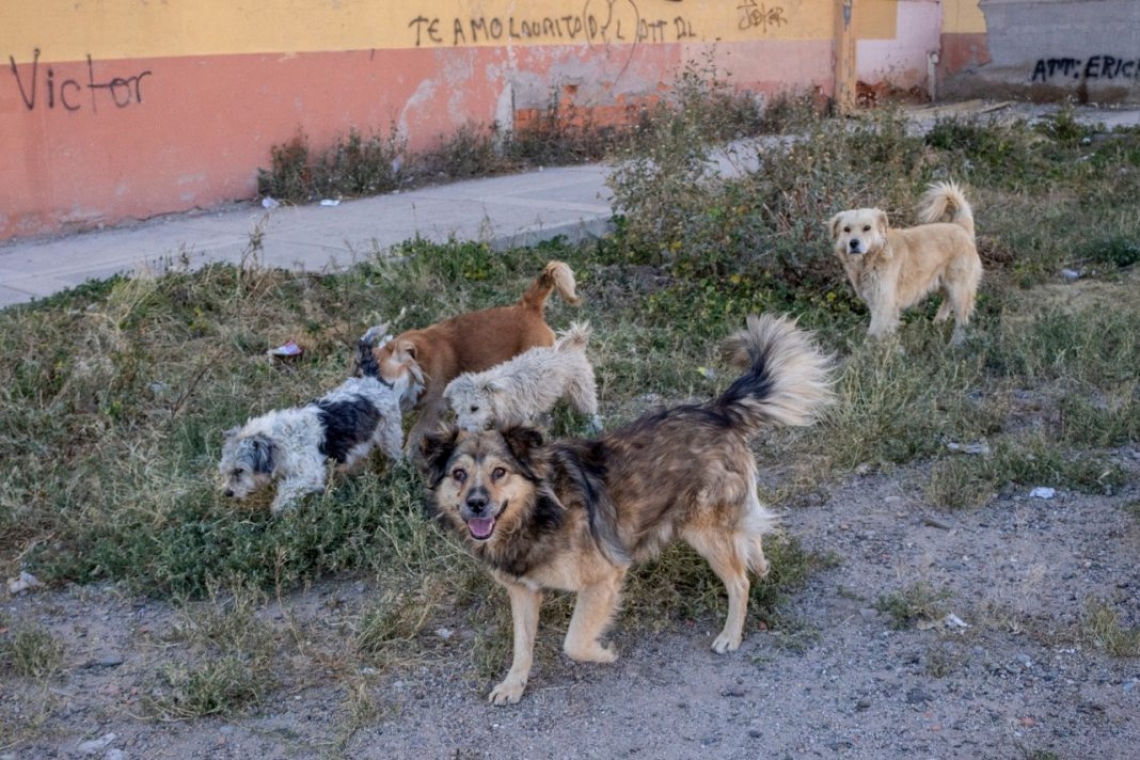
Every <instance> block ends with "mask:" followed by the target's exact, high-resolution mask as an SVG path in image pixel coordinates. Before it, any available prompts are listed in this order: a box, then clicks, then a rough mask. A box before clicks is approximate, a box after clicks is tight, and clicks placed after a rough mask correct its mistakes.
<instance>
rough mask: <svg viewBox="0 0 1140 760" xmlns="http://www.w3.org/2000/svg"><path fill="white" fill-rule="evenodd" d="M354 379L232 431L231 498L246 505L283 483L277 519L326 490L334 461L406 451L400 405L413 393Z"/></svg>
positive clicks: (227, 461)
mask: <svg viewBox="0 0 1140 760" xmlns="http://www.w3.org/2000/svg"><path fill="white" fill-rule="evenodd" d="M371 349H372V345H371V342H370V341H367V342H366V341H365V340H364V339H361V341H360V344H359V354H360V356H361V357H364V356H365V355H367V357H368V358H371V356H372V352H371ZM361 363H362V364H363V368H364V375H363V377H353V378H349V379H348V380H346V381H344V382H343V383H341V384H340V385H339V386H337V387H336V388H335V389H333V390H332V391H330V392H329V393H328V394H326V395H324V396H322V397H321V398H319V399H316V400H315V401H310V402H309V403H308V404H305V405H304V406H299V407H293V408H291V409H278V410H275V411H272V412H268V413H266V414H263V415H261V416H260V417H254V418H253V419H251V420H249V421H248V422H246V423H245V425H243V426H241V427H235V428H233V429H231V430H227V431H226V433H225V443H223V445H222V459H221V462H220V463H219V464H218V471H219V472H220V473H221V475H222V478H223V479H224V480H225V481H226V488H225V494H226V496H230V497H232V498H235V499H244V498H246V497H247V496H249V495H250V494H252V493H253V492H255V491H257V490H259V489H261V488H264V487H265V486H268V485H269V484H270V483H272V482H273V481H279V482H278V485H277V495H276V496H275V497H274V499H273V504H272V507H271V509H272V511H273V514H275V515H276V514H279V513H280V512H281V511H282V510H285V509H288V508H289V507H291V506H293V504H294V503H295V502H296V500H297V499H298V498H300V497H301V496H303V495H305V494H308V493H314V492H317V491H323V490H324V488H325V481H326V478H327V474H328V470H327V466H326V462H327V460H329V459H332V460H334V461H335V462H336V463H337V465H338V467H339V468H340V469H341V470H343V471H349V470H351V469H352V468H353V466H354V465H356V464H358V463H359V462H360V461H361V460H362V459H364V458H365V457H367V456H368V455H369V454H370V453H371V452H372V450H373V448H375V447H377V446H379V447H380V448H381V449H382V450H383V451H384V453H385V454H387V455H388V457H389V458H391V459H392V460H393V461H399V460H400V458H401V457H402V449H403V438H404V430H403V420H402V418H401V415H400V400H401V398H402V397H403V396H404V395H405V393H406V391H407V389H406V388H402V387H394V386H392V385H388V384H387V383H385V382H384V381H383V380H380V379H379V378H378V377H377V376H376V375H375V374H370V373H369V369H370V368H369V366H368V363H367V361H366V360H365V361H364V362H361Z"/></svg>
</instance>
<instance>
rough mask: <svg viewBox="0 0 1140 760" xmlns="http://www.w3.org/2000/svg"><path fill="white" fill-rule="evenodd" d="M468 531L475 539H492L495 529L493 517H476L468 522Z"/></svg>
mask: <svg viewBox="0 0 1140 760" xmlns="http://www.w3.org/2000/svg"><path fill="white" fill-rule="evenodd" d="M467 529H468V530H469V531H471V535H473V536H475V538H480V539H482V538H490V536H491V531H492V530H494V529H495V519H494V518H493V517H476V518H472V519H470V520H468V521H467Z"/></svg>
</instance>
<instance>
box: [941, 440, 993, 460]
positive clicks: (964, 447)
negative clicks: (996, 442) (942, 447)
mask: <svg viewBox="0 0 1140 760" xmlns="http://www.w3.org/2000/svg"><path fill="white" fill-rule="evenodd" d="M946 448H948V449H950V450H951V451H956V452H958V453H959V454H974V455H978V456H989V453H990V446H989V444H988V443H986V442H985V441H980V442H978V443H954V442H953V441H951V442H950V443H948V444H946Z"/></svg>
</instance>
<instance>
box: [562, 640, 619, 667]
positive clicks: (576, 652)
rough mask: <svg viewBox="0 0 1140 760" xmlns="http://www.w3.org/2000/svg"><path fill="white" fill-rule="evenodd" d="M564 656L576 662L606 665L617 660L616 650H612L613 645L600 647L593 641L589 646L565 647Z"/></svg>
mask: <svg viewBox="0 0 1140 760" xmlns="http://www.w3.org/2000/svg"><path fill="white" fill-rule="evenodd" d="M566 656H567V657H569V658H570V659H572V660H577V661H578V662H601V663H607V662H613V661H614V660H616V659H617V650H616V649H614V645H613V644H606V645H605V646H602V645H601V644H599V643H597V642H596V641H595V642H593V643H592V644H591V645H590V646H585V647H580V648H579V647H567V648H566Z"/></svg>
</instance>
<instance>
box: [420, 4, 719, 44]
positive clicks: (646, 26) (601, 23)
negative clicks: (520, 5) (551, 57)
mask: <svg viewBox="0 0 1140 760" xmlns="http://www.w3.org/2000/svg"><path fill="white" fill-rule="evenodd" d="M606 1H607V9H606V13H605V15H604V17H603V16H602V15H600V14H595V13H591V12H590V10H589V6H590V2H589V1H588V2H587V4H586V6H587V7H586V9H585V10H583V12H582V13H581V14H567V15H565V16H538V17H532V18H520V17H516V16H478V17H468V18H460V17H458V16H456V17H453V18H451V19H450V20H445V19H443V18H439V17H436V18H428V17H427V16H422V15H421V16H416V17H415V18H413V19H412V20H411V21H410V22H408V28H409V29H411V30H412V31H413V32H414V34H415V45H416V47H423V46H438V45H449V44H450V45H453V46H458V45H474V44H478V43H480V42H500V41H501V42H511V41H551V40H563V41H567V42H591V43H593V42H602V43H606V44H609V43H636V42H666V41H669V40H677V41H679V40H684V39H692V38H695V37H696V36H697V35H696V32H695V31H694V30H693V24H692V22H691V21H689V20H688V19H686V18H685V17H683V16H676V17H675V18H673V19H672V20H671V21H670V20H669V19H663V18H657V19H653V20H649V19H644V18H641V15H640V13H639V12H638V9H637V6H636V4H634V3H633V2H631V1H630V0H626V2H624V3H622V5H623V8H624V10H627V11H629V12H630V13H631V14H632V15H627V16H626V17H625V18H622V17H620V16H617V15H616V14H615V13H614V5H615V3H616V2H617V0H606Z"/></svg>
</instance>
